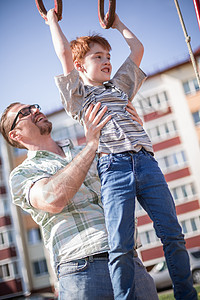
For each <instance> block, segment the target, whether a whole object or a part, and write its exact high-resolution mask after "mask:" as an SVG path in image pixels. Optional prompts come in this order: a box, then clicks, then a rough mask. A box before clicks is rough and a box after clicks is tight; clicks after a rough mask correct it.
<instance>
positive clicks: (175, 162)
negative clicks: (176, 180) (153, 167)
mask: <svg viewBox="0 0 200 300" xmlns="http://www.w3.org/2000/svg"><path fill="white" fill-rule="evenodd" d="M157 160H158V163H159V165H160V167H161V169H162V170H163V171H165V172H166V171H170V169H173V168H174V167H180V168H181V167H182V166H183V165H185V162H186V161H187V160H186V156H185V153H184V151H179V152H175V153H172V154H170V155H166V156H164V157H161V158H158V159H157Z"/></svg>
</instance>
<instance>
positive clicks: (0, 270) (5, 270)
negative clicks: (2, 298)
mask: <svg viewBox="0 0 200 300" xmlns="http://www.w3.org/2000/svg"><path fill="white" fill-rule="evenodd" d="M5 277H10V268H9V265H8V264H5V265H0V278H1V279H3V278H5Z"/></svg>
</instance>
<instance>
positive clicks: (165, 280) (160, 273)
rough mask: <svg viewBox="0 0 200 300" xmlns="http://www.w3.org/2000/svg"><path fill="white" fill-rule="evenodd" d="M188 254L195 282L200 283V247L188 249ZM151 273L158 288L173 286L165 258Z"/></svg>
mask: <svg viewBox="0 0 200 300" xmlns="http://www.w3.org/2000/svg"><path fill="white" fill-rule="evenodd" d="M188 254H189V257H190V266H191V271H192V277H193V282H194V283H200V248H197V247H196V248H191V249H188ZM149 274H150V275H151V276H152V278H153V280H154V282H155V284H156V288H157V289H158V290H159V289H164V288H168V287H171V286H172V281H171V278H170V275H169V272H168V268H167V264H166V261H165V260H164V261H161V262H159V263H158V264H156V265H155V266H154V267H153V269H152V270H151V271H150V272H149Z"/></svg>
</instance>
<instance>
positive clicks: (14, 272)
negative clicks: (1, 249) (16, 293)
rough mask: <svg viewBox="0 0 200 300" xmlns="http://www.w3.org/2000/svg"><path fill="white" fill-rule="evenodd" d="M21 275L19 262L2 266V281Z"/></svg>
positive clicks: (0, 269)
mask: <svg viewBox="0 0 200 300" xmlns="http://www.w3.org/2000/svg"><path fill="white" fill-rule="evenodd" d="M19 275H20V274H19V267H18V262H17V261H12V262H9V263H7V264H2V265H0V281H3V280H4V279H8V278H16V277H18V276H19Z"/></svg>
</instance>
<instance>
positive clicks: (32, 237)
mask: <svg viewBox="0 0 200 300" xmlns="http://www.w3.org/2000/svg"><path fill="white" fill-rule="evenodd" d="M27 235H28V242H29V244H37V243H40V242H41V240H42V237H41V233H40V229H39V228H32V229H30V230H28V232H27Z"/></svg>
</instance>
